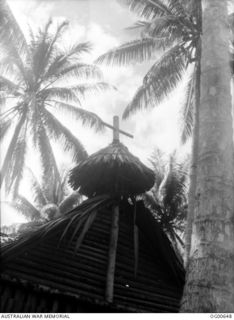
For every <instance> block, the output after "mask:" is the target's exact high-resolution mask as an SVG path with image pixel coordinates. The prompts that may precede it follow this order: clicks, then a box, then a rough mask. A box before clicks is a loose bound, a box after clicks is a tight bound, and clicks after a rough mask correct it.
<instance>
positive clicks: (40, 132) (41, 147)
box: [36, 122, 61, 203]
mask: <svg viewBox="0 0 234 320" xmlns="http://www.w3.org/2000/svg"><path fill="white" fill-rule="evenodd" d="M36 143H37V149H38V151H39V154H40V157H41V163H42V166H43V173H42V181H43V183H42V185H43V186H44V190H43V191H44V193H45V196H46V198H47V199H48V201H49V202H51V203H57V200H56V197H57V196H56V195H55V194H54V189H53V187H54V185H55V184H56V183H58V184H59V185H61V178H60V174H59V171H58V168H57V163H56V160H55V158H54V154H53V150H52V147H51V144H50V141H49V137H48V135H47V133H46V130H45V127H44V125H43V123H42V122H41V123H40V126H39V128H37V134H36Z"/></svg>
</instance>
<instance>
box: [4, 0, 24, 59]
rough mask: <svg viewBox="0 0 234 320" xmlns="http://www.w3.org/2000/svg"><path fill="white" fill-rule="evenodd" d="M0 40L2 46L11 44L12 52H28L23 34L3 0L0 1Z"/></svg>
mask: <svg viewBox="0 0 234 320" xmlns="http://www.w3.org/2000/svg"><path fill="white" fill-rule="evenodd" d="M0 42H1V43H2V44H3V45H4V46H8V45H9V44H12V46H13V47H14V52H17V51H18V53H19V54H28V46H27V42H26V39H25V37H24V34H23V32H22V30H21V29H20V27H19V25H18V23H17V21H16V19H15V17H14V15H13V14H12V12H11V10H10V8H9V6H8V5H7V2H6V1H5V0H1V1H0Z"/></svg>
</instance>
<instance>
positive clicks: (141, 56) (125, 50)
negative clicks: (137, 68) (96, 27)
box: [96, 38, 164, 65]
mask: <svg viewBox="0 0 234 320" xmlns="http://www.w3.org/2000/svg"><path fill="white" fill-rule="evenodd" d="M163 41H164V39H153V38H143V39H137V40H133V41H131V42H128V43H125V44H123V45H121V46H119V47H117V48H116V49H113V50H110V51H108V52H106V53H105V54H103V55H101V56H100V57H98V59H97V60H96V63H106V64H107V65H114V64H115V65H128V64H129V63H132V62H143V61H147V60H149V59H151V58H152V57H153V56H154V55H155V52H156V49H158V48H159V47H160V46H161V45H162V42H163Z"/></svg>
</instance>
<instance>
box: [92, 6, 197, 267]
mask: <svg viewBox="0 0 234 320" xmlns="http://www.w3.org/2000/svg"><path fill="white" fill-rule="evenodd" d="M124 2H125V3H127V4H128V6H129V8H130V10H132V11H134V12H136V13H137V14H138V15H139V16H140V18H141V19H144V20H143V21H138V22H137V23H136V24H135V25H134V26H133V28H137V29H140V30H141V37H140V38H139V39H138V40H134V41H132V42H129V43H127V44H124V45H122V46H120V47H119V48H116V49H113V50H111V51H109V52H107V53H105V54H104V55H102V56H101V57H99V58H98V60H97V62H99V63H103V62H105V63H108V64H118V65H124V64H128V63H130V62H133V61H134V62H143V61H145V60H149V59H151V60H152V61H153V60H155V58H154V56H155V53H156V52H157V53H158V52H159V51H160V50H161V51H162V52H163V53H162V54H161V56H160V58H159V59H158V58H157V59H156V61H155V62H154V63H153V65H152V67H151V68H150V70H149V71H148V72H147V74H146V75H145V77H144V79H143V84H142V85H141V86H140V88H138V90H137V92H136V93H135V95H134V97H133V98H132V100H131V101H130V103H129V104H128V106H127V107H126V109H125V112H124V114H123V117H124V118H127V117H128V116H129V115H131V114H132V113H134V112H136V111H137V110H139V109H141V108H147V107H149V106H152V107H155V106H157V105H158V104H159V103H160V102H161V101H162V100H163V99H164V98H165V97H167V96H168V94H169V93H170V92H171V91H172V90H173V89H175V88H176V86H177V84H178V83H179V82H180V80H181V79H182V77H183V75H184V74H185V71H186V70H190V72H191V77H190V80H189V81H188V84H187V92H186V99H185V102H184V104H183V106H182V110H181V140H182V142H183V143H185V142H186V141H187V139H188V137H190V136H191V134H192V131H193V143H192V156H191V163H190V188H189V202H188V215H187V225H186V231H185V239H186V241H185V251H186V254H185V265H186V264H187V260H188V255H189V251H190V238H191V225H192V219H193V212H194V195H195V187H196V163H197V157H196V155H197V146H198V136H199V134H198V128H199V125H198V119H199V110H198V103H199V95H200V90H199V88H200V34H201V1H200V0H197V1H180V0H170V1H167V2H166V1H162V0H125V1H124ZM191 69H192V71H191Z"/></svg>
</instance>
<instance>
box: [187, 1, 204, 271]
mask: <svg viewBox="0 0 234 320" xmlns="http://www.w3.org/2000/svg"><path fill="white" fill-rule="evenodd" d="M191 6H192V12H193V15H194V16H196V18H197V23H198V26H199V29H200V32H201V30H202V8H201V0H193V1H192V5H191ZM196 59H197V61H196V66H195V70H194V72H195V74H196V81H195V97H194V99H195V101H194V114H193V119H194V127H193V142H192V156H191V166H190V179H189V180H190V186H189V193H188V215H187V221H186V228H185V255H184V265H185V268H186V267H187V265H188V261H189V255H190V249H191V237H192V224H193V218H194V208H195V193H196V185H197V160H198V159H197V158H198V145H199V142H198V141H199V105H200V81H201V42H200V41H199V44H198V47H197V57H196Z"/></svg>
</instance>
